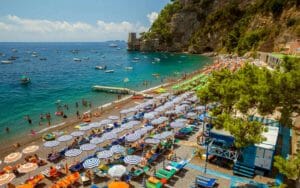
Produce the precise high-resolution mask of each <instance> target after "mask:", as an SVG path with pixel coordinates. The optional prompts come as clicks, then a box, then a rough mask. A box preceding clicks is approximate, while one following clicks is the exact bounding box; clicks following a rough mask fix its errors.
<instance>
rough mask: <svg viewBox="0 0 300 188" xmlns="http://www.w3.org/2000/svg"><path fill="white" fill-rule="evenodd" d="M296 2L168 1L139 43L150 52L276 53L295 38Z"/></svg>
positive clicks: (298, 29) (299, 15) (298, 33)
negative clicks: (155, 42)
mask: <svg viewBox="0 0 300 188" xmlns="http://www.w3.org/2000/svg"><path fill="white" fill-rule="evenodd" d="M299 4H300V2H299V0H174V1H173V2H171V3H170V4H168V5H167V6H166V7H165V8H164V9H163V10H162V11H161V13H160V15H159V17H158V19H157V20H156V21H155V22H154V23H153V25H152V26H151V28H150V30H149V31H148V32H147V33H145V34H144V36H143V37H144V39H154V38H158V39H159V46H158V47H157V49H156V50H161V51H175V52H182V51H189V52H191V53H203V52H211V51H216V52H227V53H228V52H235V53H239V54H244V53H245V52H247V51H251V50H262V51H280V48H282V47H284V44H285V43H286V42H289V41H291V40H295V39H297V38H300V25H299V23H300V11H299V10H300V8H299Z"/></svg>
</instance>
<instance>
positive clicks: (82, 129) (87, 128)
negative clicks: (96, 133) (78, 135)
mask: <svg viewBox="0 0 300 188" xmlns="http://www.w3.org/2000/svg"><path fill="white" fill-rule="evenodd" d="M92 128H93V127H90V126H89V125H85V126H81V127H79V130H80V131H88V130H90V129H92Z"/></svg>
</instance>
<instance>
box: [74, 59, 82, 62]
mask: <svg viewBox="0 0 300 188" xmlns="http://www.w3.org/2000/svg"><path fill="white" fill-rule="evenodd" d="M73 61H77V62H80V61H81V59H79V58H73Z"/></svg>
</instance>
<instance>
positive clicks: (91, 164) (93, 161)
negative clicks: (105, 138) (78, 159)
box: [82, 158, 100, 169]
mask: <svg viewBox="0 0 300 188" xmlns="http://www.w3.org/2000/svg"><path fill="white" fill-rule="evenodd" d="M99 163H100V160H99V159H98V158H90V159H87V160H85V161H84V162H83V164H82V165H83V167H84V168H85V169H91V168H95V167H97V166H98V165H99Z"/></svg>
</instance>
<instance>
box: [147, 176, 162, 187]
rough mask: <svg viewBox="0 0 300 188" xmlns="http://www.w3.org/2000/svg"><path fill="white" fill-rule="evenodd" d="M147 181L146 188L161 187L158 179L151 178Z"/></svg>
mask: <svg viewBox="0 0 300 188" xmlns="http://www.w3.org/2000/svg"><path fill="white" fill-rule="evenodd" d="M149 179H150V178H149ZM149 179H148V180H147V181H146V188H161V187H162V186H163V185H162V183H161V182H160V181H159V180H158V179H155V178H152V179H151V180H149Z"/></svg>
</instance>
